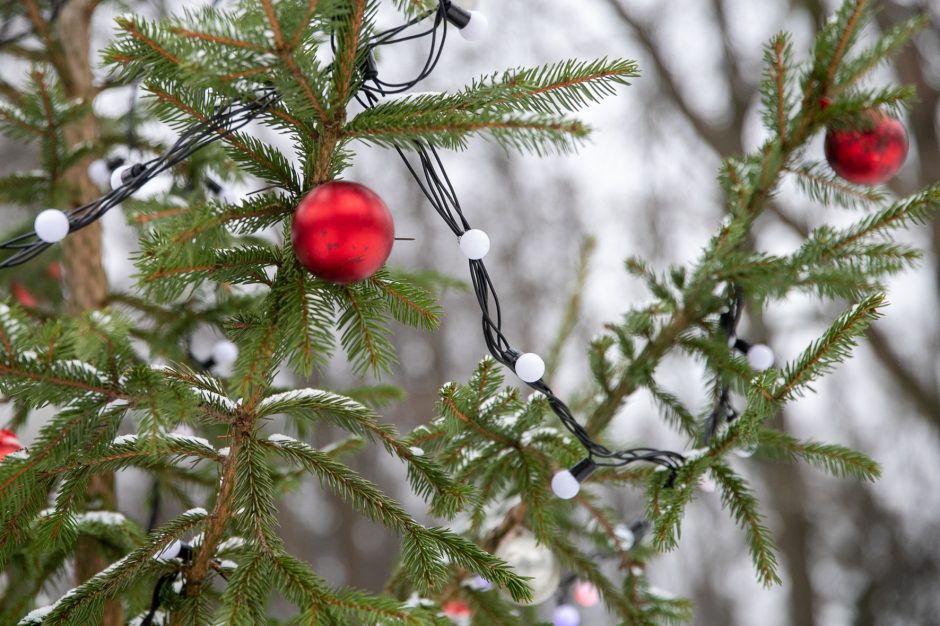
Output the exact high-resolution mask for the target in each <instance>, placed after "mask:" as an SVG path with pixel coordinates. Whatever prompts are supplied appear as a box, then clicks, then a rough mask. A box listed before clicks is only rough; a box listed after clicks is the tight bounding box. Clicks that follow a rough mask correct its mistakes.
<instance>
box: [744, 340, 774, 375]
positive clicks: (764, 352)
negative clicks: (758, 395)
mask: <svg viewBox="0 0 940 626" xmlns="http://www.w3.org/2000/svg"><path fill="white" fill-rule="evenodd" d="M747 362H748V364H749V365H750V366H751V367H753V368H754V369H756V370H757V371H758V372H762V371H764V370H765V369H768V368H770V367H772V366H773V364H774V351H773V350H771V349H770V346H765V345H764V344H762V343H757V344H754V345H753V346H751V349H750V350H748V351H747Z"/></svg>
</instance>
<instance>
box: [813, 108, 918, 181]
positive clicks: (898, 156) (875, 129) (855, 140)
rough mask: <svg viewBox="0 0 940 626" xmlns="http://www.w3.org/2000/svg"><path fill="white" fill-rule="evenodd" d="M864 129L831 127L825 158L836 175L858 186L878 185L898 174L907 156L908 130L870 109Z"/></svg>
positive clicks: (894, 120)
mask: <svg viewBox="0 0 940 626" xmlns="http://www.w3.org/2000/svg"><path fill="white" fill-rule="evenodd" d="M868 116H869V118H870V119H871V124H870V125H866V126H865V127H864V128H854V129H853V128H843V129H835V128H830V129H829V130H828V131H827V132H826V160H827V161H829V165H830V166H831V167H832V169H833V170H834V171H835V173H836V174H838V175H839V176H841V177H842V178H844V179H845V180H847V181H849V182H850V183H855V184H857V185H880V184H881V183H884V182H887V181H888V180H891V178H893V177H894V175H895V174H897V173H898V170H900V169H901V166H902V165H904V160H905V159H906V158H907V131H906V130H905V129H904V125H903V124H901V122H899V121H898V120H896V119H894V118H891V117H888V116H887V115H885V114H884V113H882V112H880V111H869V112H868Z"/></svg>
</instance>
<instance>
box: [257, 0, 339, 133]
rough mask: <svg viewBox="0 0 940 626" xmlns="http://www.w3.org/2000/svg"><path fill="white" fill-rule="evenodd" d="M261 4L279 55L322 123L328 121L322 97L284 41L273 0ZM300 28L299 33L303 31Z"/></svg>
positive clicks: (292, 50)
mask: <svg viewBox="0 0 940 626" xmlns="http://www.w3.org/2000/svg"><path fill="white" fill-rule="evenodd" d="M261 5H262V6H263V7H264V13H265V16H266V17H267V19H268V23H269V24H270V25H271V31H272V33H273V35H274V44H275V49H276V50H277V54H278V56H279V57H280V58H281V61H282V62H283V63H284V64H285V65H287V68H288V69H289V70H290V73H291V74H292V75H293V77H294V79H296V80H297V83H298V84H299V85H300V86H301V87H302V88H303V91H304V94H305V95H306V96H307V101H308V102H309V104H310V106H311V107H312V108H313V110H314V111H316V112H317V116H318V117H319V119H320V121H321V122H322V123H324V124H325V123H327V121H328V115H327V112H326V109H325V108H324V107H323V105H322V104H321V102H320V98H319V97H318V96H317V95H316V94H314V93H313V89H312V88H311V87H310V83H308V82H307V78H306V77H305V76H304V74H303V72H301V71H300V68H299V67H298V66H297V63H296V62H295V61H294V58H293V54H294V49H293V48H292V47H288V46H287V44H286V43H285V41H284V36H283V35H282V34H281V26H280V24H279V23H278V20H277V16H276V15H275V13H274V6H273V5H272V4H271V0H261ZM302 27H303V26H302V25H301V29H298V35H299V33H301V32H303V31H302Z"/></svg>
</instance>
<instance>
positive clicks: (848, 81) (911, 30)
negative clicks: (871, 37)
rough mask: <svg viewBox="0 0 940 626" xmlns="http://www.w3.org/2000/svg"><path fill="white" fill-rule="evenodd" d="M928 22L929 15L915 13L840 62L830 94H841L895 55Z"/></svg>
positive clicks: (834, 95) (833, 95)
mask: <svg viewBox="0 0 940 626" xmlns="http://www.w3.org/2000/svg"><path fill="white" fill-rule="evenodd" d="M928 23H929V17H928V16H927V15H926V14H921V15H916V16H914V17H912V18H910V19H909V20H907V21H905V22H901V23H900V24H897V25H896V26H894V27H893V28H891V29H890V30H888V31H887V32H885V33H883V34H882V35H881V36H880V37H879V38H878V40H877V41H876V42H875V43H874V44H872V45H871V46H870V47H869V48H868V49H867V50H865V51H863V52H862V53H861V54H859V55H858V56H857V57H856V58H854V59H852V60H851V61H849V62H847V63H844V64H842V66H841V67H840V68H839V71H838V73H837V78H836V84H835V85H834V86H833V88H832V89H831V90H830V94H831V96H832V97H836V96H839V95H841V94H842V93H844V92H845V91H846V90H847V89H849V88H851V87H852V85H854V84H855V83H857V82H858V81H859V79H861V78H862V77H863V76H865V75H866V74H868V73H869V72H870V71H871V70H873V69H874V68H875V67H877V66H878V65H879V64H881V63H884V62H886V61H888V60H889V59H891V58H892V57H893V56H895V55H896V54H897V53H898V52H900V50H901V48H903V47H904V45H905V44H907V43H908V42H909V41H910V40H911V39H912V38H913V37H914V35H916V34H917V32H918V31H920V30H921V29H922V28H924V27H925V26H926V25H927V24H928Z"/></svg>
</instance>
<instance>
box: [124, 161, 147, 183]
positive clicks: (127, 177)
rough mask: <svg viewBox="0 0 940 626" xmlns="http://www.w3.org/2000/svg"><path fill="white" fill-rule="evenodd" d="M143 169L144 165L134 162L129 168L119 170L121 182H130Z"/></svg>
mask: <svg viewBox="0 0 940 626" xmlns="http://www.w3.org/2000/svg"><path fill="white" fill-rule="evenodd" d="M143 171H144V166H143V165H141V164H140V163H134V164H133V165H131V166H130V167H129V168H127V169H126V170H124V171H123V172H121V184H122V185H126V184H127V183H129V182H131V181H132V180H134V179H135V178H137V177H138V176H140V175H141V174H142V173H143Z"/></svg>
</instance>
